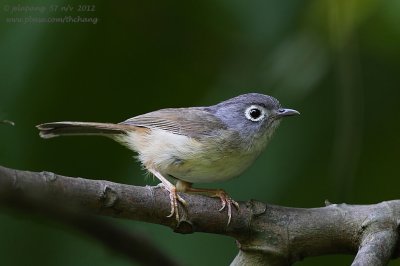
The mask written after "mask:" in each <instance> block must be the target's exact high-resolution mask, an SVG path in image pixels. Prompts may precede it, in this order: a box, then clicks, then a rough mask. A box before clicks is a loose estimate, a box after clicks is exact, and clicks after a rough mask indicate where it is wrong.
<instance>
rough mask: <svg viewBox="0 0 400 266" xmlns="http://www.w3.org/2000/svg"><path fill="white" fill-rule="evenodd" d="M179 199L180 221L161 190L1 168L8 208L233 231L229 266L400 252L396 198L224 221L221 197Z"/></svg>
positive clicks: (244, 214)
mask: <svg viewBox="0 0 400 266" xmlns="http://www.w3.org/2000/svg"><path fill="white" fill-rule="evenodd" d="M181 196H182V197H184V199H185V200H186V201H187V202H188V207H187V208H185V209H183V208H182V206H180V209H179V211H180V213H181V214H183V215H182V217H181V220H180V221H179V222H177V221H176V220H175V218H168V217H167V215H168V214H169V212H170V205H169V196H168V194H167V192H166V191H164V189H162V188H160V187H148V186H147V187H137V186H131V185H125V184H117V183H113V182H109V181H104V180H89V179H83V178H75V177H66V176H61V175H57V174H53V173H49V172H40V173H37V172H29V171H19V170H14V169H9V168H5V167H0V201H1V202H2V203H3V204H5V205H7V204H11V203H12V202H15V200H16V199H21V198H25V199H26V198H28V199H29V200H30V201H31V202H39V203H40V204H46V203H52V204H57V205H58V206H60V205H63V206H64V208H67V209H68V210H74V211H76V210H79V211H80V212H84V213H85V214H88V213H90V214H97V215H105V216H112V217H117V218H125V219H132V220H140V221H145V222H150V223H157V224H161V225H165V226H168V227H170V228H172V229H173V230H174V231H175V232H178V233H184V234H188V233H194V232H207V233H215V234H222V235H227V236H231V237H233V238H235V239H236V240H237V242H238V247H239V253H238V255H237V256H236V258H235V259H234V260H233V262H232V265H291V264H293V263H295V262H296V261H299V260H301V259H303V258H305V257H310V256H320V255H326V254H339V253H340V254H355V255H356V257H355V260H354V263H353V265H386V264H387V263H388V261H389V260H390V259H391V258H396V257H398V248H397V242H398V225H399V221H400V201H399V200H393V201H386V202H381V203H378V204H373V205H347V204H330V203H329V204H327V206H325V207H321V208H310V209H306V208H304V209H302V208H288V207H281V206H275V205H270V204H265V203H262V202H258V201H253V200H250V201H247V202H239V204H240V210H239V211H237V210H235V208H233V215H232V221H231V223H230V224H229V226H227V214H226V212H219V211H218V209H219V208H220V202H219V200H218V199H215V198H209V197H205V196H201V195H191V194H184V193H182V194H181ZM60 203H61V204H60ZM40 204H39V206H40ZM11 205H12V204H11Z"/></svg>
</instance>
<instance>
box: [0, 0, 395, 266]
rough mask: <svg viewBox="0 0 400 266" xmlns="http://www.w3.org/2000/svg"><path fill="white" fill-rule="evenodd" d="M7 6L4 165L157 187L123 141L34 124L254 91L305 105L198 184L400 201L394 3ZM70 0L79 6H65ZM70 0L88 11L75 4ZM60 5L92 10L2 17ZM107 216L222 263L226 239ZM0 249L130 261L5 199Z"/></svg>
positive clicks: (0, 17)
mask: <svg viewBox="0 0 400 266" xmlns="http://www.w3.org/2000/svg"><path fill="white" fill-rule="evenodd" d="M0 3H1V4H0V120H2V119H8V120H12V121H14V122H15V126H14V127H13V126H9V125H4V124H0V137H1V141H0V164H1V165H4V166H7V167H12V168H17V169H26V170H33V171H41V170H47V171H53V172H56V173H59V174H63V175H68V176H81V177H85V178H91V179H107V180H111V181H114V182H121V183H127V184H134V185H145V184H152V185H155V184H156V182H154V181H153V180H152V179H145V174H144V172H143V171H142V170H141V168H140V165H139V164H138V163H136V162H135V160H134V159H133V158H132V155H133V154H132V153H131V152H130V151H129V150H127V149H125V148H123V147H122V146H119V145H118V144H116V143H114V142H112V141H110V140H108V139H104V138H97V137H92V138H88V137H75V138H59V139H58V138H57V139H51V140H47V141H46V140H42V139H40V138H39V136H38V134H37V133H38V132H37V130H36V129H35V127H34V126H35V125H36V124H39V123H42V122H50V121H59V120H82V121H100V122H103V121H104V122H106V121H107V122H119V121H122V120H124V119H126V118H129V117H132V116H134V115H138V114H141V113H145V112H148V111H151V110H155V109H160V108H164V107H185V106H196V105H197V106H198V105H210V104H214V103H217V102H219V101H222V100H225V99H227V98H230V97H233V96H237V95H238V94H241V93H246V92H260V93H265V94H270V95H273V96H275V97H277V98H278V99H279V100H280V101H281V103H282V105H283V106H285V107H289V108H294V109H297V110H299V111H300V112H301V116H299V117H295V118H290V119H287V120H285V121H284V122H283V123H282V125H281V127H280V128H279V129H278V131H277V133H276V135H275V137H274V138H273V140H272V142H271V143H270V145H269V147H268V148H267V151H266V152H265V153H264V154H263V155H262V156H261V157H260V158H259V159H258V161H256V163H255V164H254V165H253V166H252V167H251V168H250V169H248V171H246V172H245V173H244V174H243V175H242V176H241V177H239V178H237V179H234V180H231V181H229V182H225V183H218V184H209V185H206V187H221V188H224V189H225V190H226V191H228V192H229V193H230V194H231V196H232V197H233V198H235V199H236V200H248V199H257V200H261V201H265V202H268V203H273V204H279V205H285V206H296V207H319V206H322V205H323V204H324V200H326V199H328V200H330V201H331V202H335V203H339V202H346V203H350V204H369V203H377V202H380V201H384V200H390V199H399V198H400V179H399V177H400V175H399V170H398V168H397V166H398V163H399V148H400V138H399V135H400V123H399V122H400V119H399V118H400V108H399V99H400V88H399V84H400V74H399V73H400V16H399V14H400V1H396V0H391V1H390V0H388V1H379V0H358V1H357V0H332V1H330V0H326V1H320V0H310V1H296V0H287V1H278V0H268V1H266V0H260V1H238V0H231V1H226V0H225V1H130V2H129V3H124V4H123V3H114V2H113V3H112V2H111V1H108V2H107V3H105V1H104V2H103V1H98V2H96V1H61V0H54V1H43V0H41V1H18V2H17V1H11V0H2V1H1V2H0ZM18 5H19V11H18ZM54 5H56V6H58V8H59V9H58V10H57V11H52V10H51V7H52V6H54ZM68 5H69V6H71V7H73V8H74V10H73V11H65V10H64V11H62V10H60V9H61V7H65V6H68ZM79 5H93V6H94V11H87V12H78V11H77V8H79ZM26 6H30V7H38V6H40V7H42V6H44V7H45V10H42V11H37V10H36V11H35V10H32V11H23V10H22V9H23V7H26ZM13 7H14V8H16V9H17V10H15V12H12V10H11V9H12V8H13ZM63 16H72V17H77V16H80V17H81V18H88V17H92V18H96V19H97V23H85V22H82V21H81V22H77V23H72V22H70V23H39V22H32V21H33V20H32V19H30V20H31V22H29V23H23V22H15V20H10V18H11V19H12V18H20V17H22V18H26V17H28V18H34V17H63ZM105 219H108V220H109V221H111V222H113V223H115V224H118V225H119V226H121V227H125V228H127V230H136V231H139V232H141V233H143V234H146V235H148V236H149V237H150V238H151V239H152V240H153V241H154V242H156V243H157V244H158V245H159V246H160V247H161V248H162V249H164V250H166V251H167V252H168V253H169V254H171V256H173V257H174V258H176V259H177V260H178V261H180V262H182V263H183V264H184V265H194V266H195V265H206V264H207V265H227V264H229V263H230V262H231V261H232V259H233V258H234V256H235V254H236V253H237V248H236V245H235V242H234V240H233V239H230V238H227V237H222V236H216V235H208V234H201V233H196V234H192V235H178V234H175V233H173V232H172V231H171V230H170V229H168V228H164V227H161V226H157V225H150V224H145V223H139V222H133V221H125V220H118V219H109V218H105ZM352 258H353V257H352V256H345V255H342V256H325V257H320V258H306V259H305V260H304V261H303V262H300V263H298V265H321V264H324V265H348V264H350V262H351V260H352ZM0 260H1V265H28V264H29V265H33V264H37V265H43V266H45V265H118V266H119V265H129V262H128V260H126V259H125V258H123V257H120V256H118V255H117V254H114V253H112V252H110V251H109V250H107V249H106V248H105V247H103V246H102V245H101V244H100V243H98V242H96V241H95V240H93V239H91V238H89V237H87V236H86V235H84V234H81V233H78V232H76V231H75V230H74V229H71V228H69V227H67V226H65V225H62V224H58V223H56V222H54V221H51V220H48V219H46V218H41V217H37V216H34V217H31V216H30V215H26V214H23V213H21V212H19V211H13V210H10V209H1V210H0ZM391 265H400V263H399V262H396V261H394V262H391Z"/></svg>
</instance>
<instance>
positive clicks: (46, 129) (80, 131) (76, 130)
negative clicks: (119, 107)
mask: <svg viewBox="0 0 400 266" xmlns="http://www.w3.org/2000/svg"><path fill="white" fill-rule="evenodd" d="M36 127H37V128H38V129H39V130H40V132H39V135H40V136H41V137H42V138H46V139H47V138H53V137H58V136H64V135H119V134H124V133H126V132H127V131H129V130H132V127H130V126H128V125H121V124H111V123H95V122H71V121H64V122H52V123H45V124H41V125H37V126H36Z"/></svg>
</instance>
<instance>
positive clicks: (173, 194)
mask: <svg viewBox="0 0 400 266" xmlns="http://www.w3.org/2000/svg"><path fill="white" fill-rule="evenodd" d="M149 171H150V173H152V174H153V175H154V176H155V177H157V178H158V179H159V180H160V181H161V184H162V186H163V187H164V188H165V189H166V190H167V191H168V192H169V198H170V203H171V213H170V214H169V215H168V216H167V217H172V216H173V215H174V214H175V218H176V221H178V222H179V212H178V201H179V202H181V203H182V204H183V205H184V206H186V205H187V203H186V201H185V200H184V199H183V198H182V197H181V196H179V195H178V193H177V189H176V187H175V186H174V185H173V184H172V183H171V182H169V181H168V180H167V179H166V178H165V177H163V176H162V175H161V174H160V173H159V172H158V171H156V170H154V169H149Z"/></svg>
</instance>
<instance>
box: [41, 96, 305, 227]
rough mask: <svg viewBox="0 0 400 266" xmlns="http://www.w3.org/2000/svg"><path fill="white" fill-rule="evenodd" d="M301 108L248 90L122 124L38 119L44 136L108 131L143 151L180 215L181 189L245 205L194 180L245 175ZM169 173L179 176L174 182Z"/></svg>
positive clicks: (141, 157) (229, 204)
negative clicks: (288, 106)
mask: <svg viewBox="0 0 400 266" xmlns="http://www.w3.org/2000/svg"><path fill="white" fill-rule="evenodd" d="M297 114H299V112H298V111H296V110H293V109H285V108H282V107H281V105H280V104H279V102H278V100H277V99H275V98H273V97H271V96H268V95H263V94H258V93H248V94H243V95H240V96H237V97H235V98H232V99H229V100H226V101H223V102H221V103H219V104H216V105H212V106H208V107H189V108H168V109H161V110H158V111H154V112H150V113H147V114H143V115H138V116H135V117H132V118H130V119H128V120H125V121H123V122H121V123H118V124H112V123H95V122H71V121H65V122H53V123H45V124H41V125H38V126H37V128H38V129H39V130H40V136H41V137H42V138H52V137H56V136H61V135H104V136H108V137H111V138H113V139H114V140H116V141H118V142H120V143H122V144H123V145H125V146H127V147H128V148H129V149H131V150H133V151H135V152H137V153H138V159H139V161H140V162H141V163H142V164H143V166H144V167H145V168H146V169H147V170H148V171H149V172H150V173H152V174H153V175H154V176H156V177H157V178H158V179H159V180H160V181H161V183H162V185H163V187H164V188H165V189H166V190H168V191H169V195H170V201H171V213H170V215H169V216H168V217H171V216H173V215H174V214H175V217H176V219H177V220H178V221H179V214H178V201H179V202H181V203H182V204H184V205H186V201H185V200H184V199H183V198H182V197H181V196H180V195H178V193H177V192H191V193H201V194H205V195H209V196H213V197H219V198H220V199H221V202H222V207H221V209H220V211H222V210H224V209H225V207H227V208H228V225H229V223H230V221H231V216H232V205H234V206H235V207H236V208H237V209H239V205H238V204H237V203H236V202H235V201H234V200H233V199H231V198H230V197H229V196H228V195H227V194H226V193H225V192H224V191H223V190H219V189H196V188H192V184H193V183H205V182H217V181H223V180H228V179H231V178H233V177H236V176H238V175H240V174H241V173H242V172H243V171H244V170H245V169H246V168H248V167H249V166H250V165H251V164H252V163H253V162H254V160H255V159H256V158H257V157H258V156H259V155H260V153H261V152H262V151H263V150H264V149H265V147H266V145H267V143H268V141H269V139H270V138H271V136H272V134H273V132H274V130H275V129H276V128H277V126H278V125H279V122H280V120H281V118H282V117H286V116H292V115H297ZM167 178H170V179H172V180H175V181H176V185H175V186H174V185H173V184H172V183H171V182H170V181H169V180H168V179H167Z"/></svg>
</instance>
